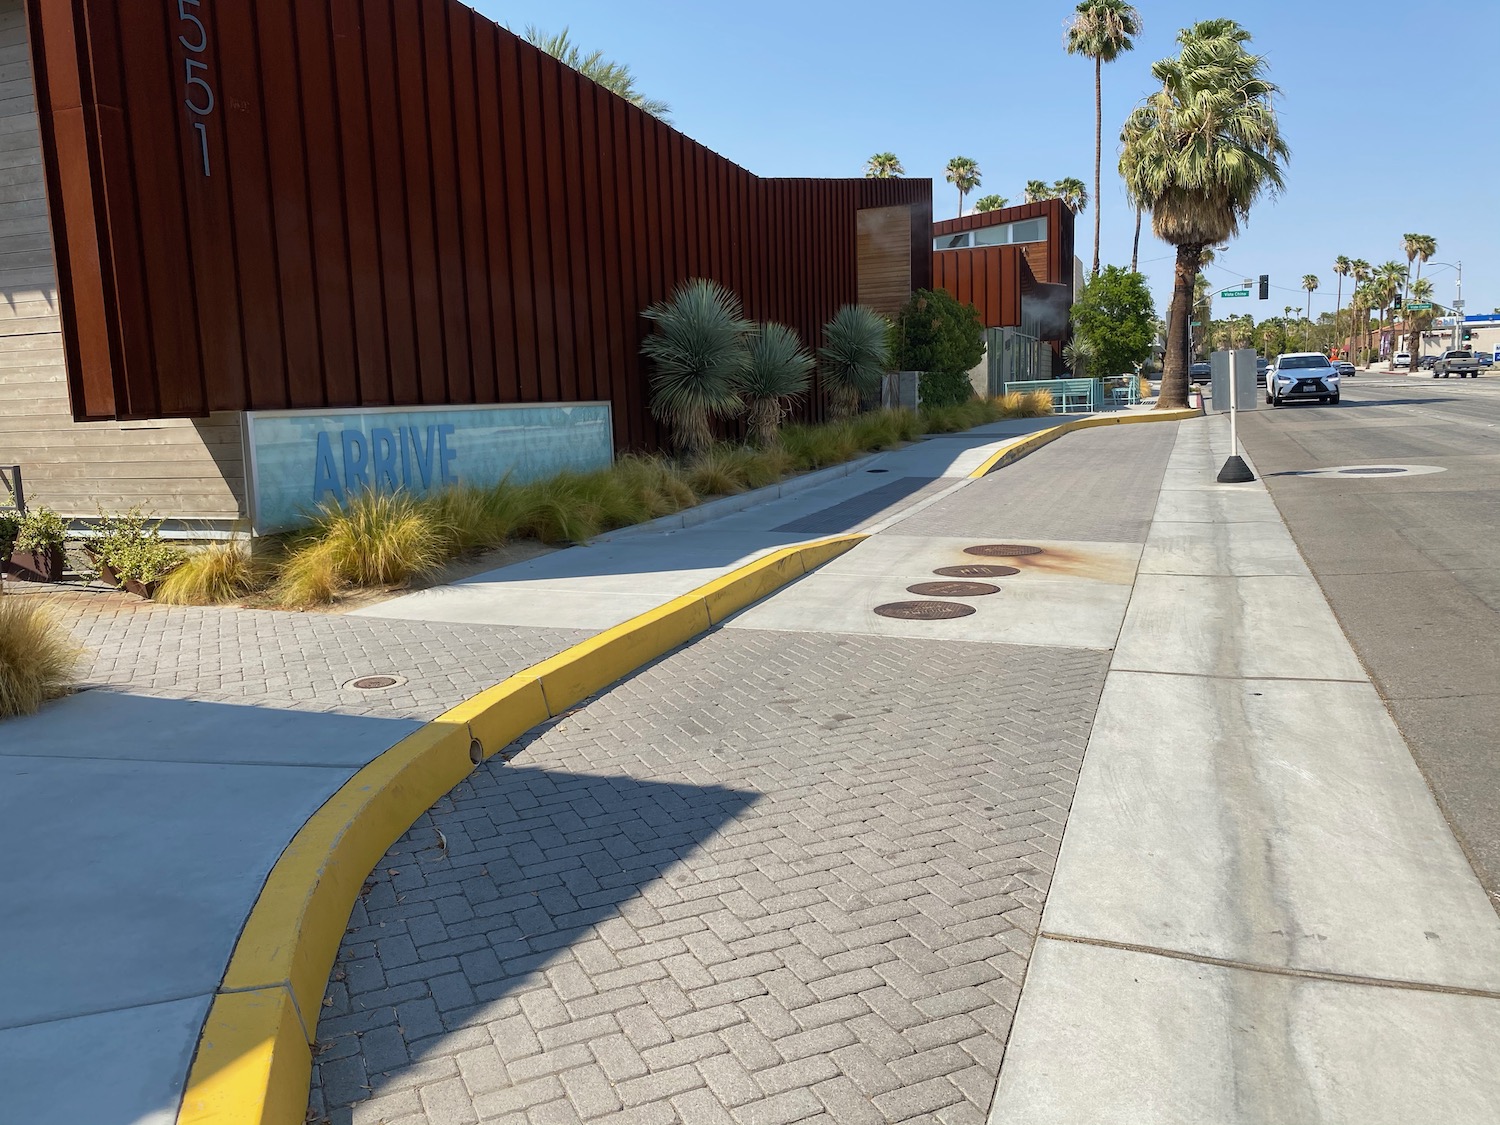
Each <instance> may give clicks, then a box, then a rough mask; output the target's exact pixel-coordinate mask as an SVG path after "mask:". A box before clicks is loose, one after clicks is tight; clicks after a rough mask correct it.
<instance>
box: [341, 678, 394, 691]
mask: <svg viewBox="0 0 1500 1125" xmlns="http://www.w3.org/2000/svg"><path fill="white" fill-rule="evenodd" d="M401 682H402V681H401V679H400V678H399V677H396V676H361V677H360V678H359V679H357V680H350V681H349V682H348V683H347V684H345V685H344V686H345V687H352V688H353V689H354V690H355V691H384V690H385V689H386V688H393V687H395V686H396V685H397V684H399V683H401Z"/></svg>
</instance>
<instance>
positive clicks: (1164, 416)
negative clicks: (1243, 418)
mask: <svg viewBox="0 0 1500 1125" xmlns="http://www.w3.org/2000/svg"><path fill="white" fill-rule="evenodd" d="M1201 417H1203V411H1202V410H1193V409H1186V410H1151V411H1147V412H1144V413H1140V414H1104V415H1100V416H1098V417H1093V418H1077V419H1075V420H1073V421H1071V422H1064V423H1062V424H1061V425H1058V426H1052V427H1050V428H1048V429H1045V430H1038V431H1037V432H1036V433H1034V434H1028V435H1027V436H1026V437H1024V438H1022V439H1021V440H1020V441H1018V442H1016V443H1015V444H1014V445H1008V446H1006V447H1005V448H1004V449H1002V450H1000V451H999V452H997V453H993V454H991V455H990V456H989V457H988V458H986V459H985V461H984V463H983V464H982V465H980V466H979V468H977V469H975V470H974V471H973V472H972V473H970V474H969V479H970V480H978V479H979V478H980V477H983V476H988V475H989V474H990V473H993V472H994V471H995V470H996V469H1003V468H1005V466H1006V465H1010V464H1014V463H1015V462H1016V461H1019V460H1020V459H1021V458H1022V457H1025V456H1026V455H1027V454H1029V453H1035V452H1036V451H1037V450H1038V449H1040V448H1042V446H1044V445H1048V444H1050V443H1052V442H1054V441H1056V440H1057V439H1058V438H1060V437H1062V436H1063V435H1064V434H1069V433H1072V432H1073V431H1074V430H1088V429H1092V428H1094V427H1095V426H1124V425H1129V424H1131V423H1134V422H1185V421H1187V419H1189V418H1201Z"/></svg>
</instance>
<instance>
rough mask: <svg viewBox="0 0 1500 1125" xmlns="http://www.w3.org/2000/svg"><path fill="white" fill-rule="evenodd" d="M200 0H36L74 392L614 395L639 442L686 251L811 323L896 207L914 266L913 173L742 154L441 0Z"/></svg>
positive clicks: (846, 293) (919, 188) (381, 401)
mask: <svg viewBox="0 0 1500 1125" xmlns="http://www.w3.org/2000/svg"><path fill="white" fill-rule="evenodd" d="M191 11H192V12H193V13H194V14H195V16H196V18H198V19H200V20H201V21H202V24H203V28H204V31H203V36H202V37H203V38H205V39H206V40H207V42H206V43H205V44H198V43H197V42H196V40H197V39H199V38H200V36H199V34H198V32H197V31H196V28H195V26H192V25H188V24H185V23H184V22H183V21H182V20H180V19H179V18H178V12H177V9H176V7H175V6H173V5H144V6H142V7H141V8H140V9H139V11H137V9H136V7H135V6H134V5H132V6H131V15H130V18H129V19H126V18H125V17H124V16H123V15H122V14H121V12H122V6H121V5H120V4H119V3H118V0H32V15H31V19H30V23H31V26H32V29H33V37H32V38H33V43H32V51H33V58H35V59H37V60H39V61H43V62H45V65H44V66H40V67H39V70H38V75H39V77H38V84H39V87H40V88H42V89H41V92H42V98H41V103H42V131H43V137H44V147H45V150H46V153H47V160H48V162H49V167H48V197H49V199H50V200H51V201H52V203H53V207H54V210H55V211H57V212H58V216H59V221H58V223H57V228H56V229H57V230H58V231H59V232H62V233H63V235H64V237H63V238H62V239H60V244H61V245H63V246H64V247H65V252H64V253H63V255H62V256H63V261H62V262H60V264H59V272H60V275H61V278H62V282H63V288H64V291H65V295H66V300H65V301H64V309H65V317H66V321H65V323H66V329H67V331H66V335H68V336H69V337H71V338H72V339H73V340H74V341H76V342H75V343H74V344H73V345H72V346H71V347H70V351H69V356H68V361H69V366H70V368H71V369H73V372H72V376H71V382H70V394H71V400H72V408H73V411H74V415H75V417H77V418H112V417H120V418H146V417H157V416H182V417H189V416H200V415H206V414H208V413H209V412H210V411H222V410H237V409H275V408H285V407H301V406H305V407H316V408H331V407H348V406H359V405H372V406H378V405H387V404H392V405H413V404H442V403H454V404H462V403H470V402H555V401H580V400H592V399H600V398H607V399H610V400H611V401H613V402H614V403H615V404H616V411H615V414H616V427H617V432H616V438H617V442H618V444H619V445H621V446H622V447H639V446H651V445H653V444H655V443H657V442H658V441H659V439H660V437H661V430H660V427H659V426H658V425H657V423H656V422H655V420H654V419H652V418H651V417H650V415H649V412H648V410H647V397H648V396H647V373H646V371H645V370H644V368H643V364H642V361H641V356H640V343H641V340H642V338H643V337H644V335H645V332H646V329H647V324H646V322H645V321H644V320H643V319H642V318H641V316H640V312H641V310H642V309H643V308H644V307H646V306H647V305H649V304H651V303H653V302H655V301H659V300H661V299H663V298H664V297H666V296H667V295H668V294H670V292H671V291H672V289H673V288H674V287H675V286H676V285H677V284H679V283H680V282H682V281H683V280H685V279H687V278H689V277H692V276H707V277H712V278H714V279H716V280H718V281H720V282H722V283H724V284H726V285H728V286H729V287H730V288H732V289H733V290H735V291H736V292H737V293H738V294H739V295H740V297H741V299H742V300H743V302H744V305H745V309H746V312H747V314H748V315H749V316H751V317H753V318H756V319H762V320H768V319H774V320H778V321H781V322H783V323H785V324H787V325H789V326H790V327H792V328H794V329H795V330H796V331H797V332H799V333H800V334H801V335H802V336H803V338H804V339H805V340H806V342H807V343H808V345H809V346H810V347H813V348H816V347H817V346H818V345H819V344H820V343H821V340H820V339H819V333H820V330H821V326H822V324H823V323H824V322H825V321H826V320H827V319H828V318H829V317H830V316H832V315H833V313H834V312H835V311H837V309H838V308H839V307H840V306H841V305H843V304H846V303H850V302H853V301H856V300H857V299H858V295H859V285H860V271H859V264H858V214H859V212H860V210H861V209H863V208H904V209H905V213H906V214H907V215H908V216H909V218H910V228H909V230H910V241H911V255H910V263H909V265H910V270H909V273H910V283H911V284H912V285H913V286H917V287H923V286H926V285H928V284H930V283H931V279H932V269H933V261H932V253H931V229H930V228H931V215H932V185H931V182H930V181H927V180H806V179H804V180H764V179H760V178H758V177H756V176H753V175H751V174H750V173H749V172H747V171H745V170H744V169H743V168H740V167H738V166H736V165H734V164H732V163H731V162H729V161H727V160H725V159H724V158H723V157H721V156H719V155H718V154H716V153H714V152H712V151H710V150H709V149H708V148H706V147H704V146H703V145H701V144H699V143H697V142H696V141H693V140H691V139H690V138H688V137H685V136H683V135H682V134H681V133H678V132H677V131H675V130H673V129H671V128H670V127H669V126H667V125H665V124H663V123H661V122H660V121H658V120H656V119H655V118H652V117H649V116H647V115H646V114H644V113H642V112H641V111H640V110H638V109H636V108H635V107H633V106H631V105H628V104H626V103H624V102H622V101H621V100H620V99H619V98H616V97H615V96H614V95H612V94H609V93H607V92H605V91H603V90H601V89H599V88H598V87H596V86H594V85H593V84H592V83H589V82H587V81H585V80H583V79H581V78H580V77H579V76H578V75H577V74H576V73H574V72H573V71H570V70H568V69H566V68H564V67H562V66H561V65H560V64H558V63H557V62H556V61H555V60H553V59H552V58H550V57H548V56H545V55H542V54H541V53H540V52H538V51H537V50H535V49H534V48H532V47H531V46H529V45H527V44H525V43H522V42H520V41H519V40H517V39H516V38H515V37H514V36H513V35H511V34H510V33H509V32H507V31H505V30H503V29H501V28H499V27H497V26H496V25H495V24H493V23H491V22H490V21H489V20H487V19H485V18H483V17H481V16H479V15H478V14H476V13H475V12H473V11H472V10H471V9H469V8H467V7H465V6H463V5H462V4H460V3H457V2H456V0H216V2H215V3H214V4H212V5H208V4H204V5H200V6H197V7H195V8H192V9H191ZM185 32H186V39H187V42H186V43H184V42H183V41H182V36H183V35H184V33H185ZM199 46H201V47H202V48H203V49H202V50H196V48H197V47H199ZM185 68H187V69H185ZM186 76H193V77H195V78H199V79H201V80H202V81H203V82H204V83H206V84H207V87H208V88H209V89H211V91H212V96H213V101H214V109H213V112H211V113H208V114H199V115H195V114H193V113H192V112H191V111H190V110H188V109H187V108H185V98H186V97H187V96H189V95H190V94H191V93H192V92H193V91H192V90H190V89H189V87H188V86H186V85H185V80H186ZM197 89H200V90H201V87H198V88H197ZM199 125H203V126H204V131H201V132H200V131H199V130H198V129H197V126H199ZM200 136H201V138H202V142H203V147H206V150H207V154H208V157H209V163H210V164H211V165H212V167H211V169H209V170H206V169H205V167H204V161H203V159H202V157H203V150H202V148H201V147H200ZM75 234H76V237H75ZM91 255H92V260H93V264H92V266H91ZM809 410H810V411H811V412H812V413H814V414H816V413H817V412H818V411H819V410H820V407H819V406H818V405H817V404H816V403H813V404H812V405H811V406H810V407H809Z"/></svg>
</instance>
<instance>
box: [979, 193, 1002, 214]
mask: <svg viewBox="0 0 1500 1125" xmlns="http://www.w3.org/2000/svg"><path fill="white" fill-rule="evenodd" d="M1009 202H1010V200H1008V199H1006V198H1005V196H1003V195H981V196H980V197H979V198H978V199H976V200H974V210H975V212H976V213H978V214H983V213H984V212H986V211H998V210H1000V209H1001V208H1002V207H1004V206H1005V205H1006V204H1008V203H1009Z"/></svg>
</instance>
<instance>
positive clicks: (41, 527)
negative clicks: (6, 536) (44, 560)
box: [13, 508, 68, 554]
mask: <svg viewBox="0 0 1500 1125" xmlns="http://www.w3.org/2000/svg"><path fill="white" fill-rule="evenodd" d="M67 541H68V525H67V524H66V523H64V522H63V519H62V517H61V516H59V515H58V514H57V513H56V512H54V511H53V510H52V509H51V508H34V509H32V510H31V511H29V512H27V513H26V514H25V515H24V516H22V517H21V520H20V523H19V524H17V526H16V541H15V543H14V545H13V549H14V550H17V551H32V552H35V553H37V554H45V553H46V552H48V551H51V550H53V549H54V548H61V547H62V545H63V544H64V543H66V542H67Z"/></svg>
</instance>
